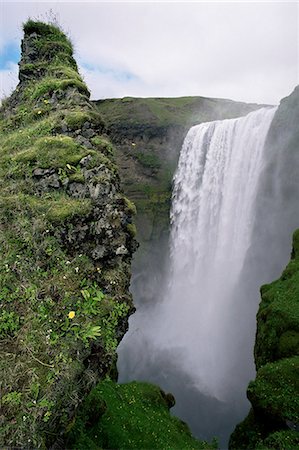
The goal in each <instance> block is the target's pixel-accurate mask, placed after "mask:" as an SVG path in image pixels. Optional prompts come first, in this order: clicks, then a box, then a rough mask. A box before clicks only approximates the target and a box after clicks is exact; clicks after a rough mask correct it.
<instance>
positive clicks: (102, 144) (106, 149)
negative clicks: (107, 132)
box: [91, 136, 114, 156]
mask: <svg viewBox="0 0 299 450" xmlns="http://www.w3.org/2000/svg"><path fill="white" fill-rule="evenodd" d="M91 142H92V144H93V145H95V146H96V147H97V149H98V150H100V151H101V152H103V153H104V154H105V155H107V156H111V155H113V154H114V150H113V145H112V144H111V142H109V141H107V139H105V138H103V137H100V136H95V137H93V138H91Z"/></svg>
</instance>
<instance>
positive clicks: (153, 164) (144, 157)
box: [135, 152, 161, 169]
mask: <svg viewBox="0 0 299 450" xmlns="http://www.w3.org/2000/svg"><path fill="white" fill-rule="evenodd" d="M135 156H136V158H137V160H138V162H139V163H140V164H142V165H143V166H144V167H148V168H149V169H159V168H160V167H161V161H160V158H159V157H158V156H157V155H155V154H153V153H141V152H139V153H136V155H135Z"/></svg>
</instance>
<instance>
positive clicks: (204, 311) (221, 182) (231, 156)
mask: <svg viewBox="0 0 299 450" xmlns="http://www.w3.org/2000/svg"><path fill="white" fill-rule="evenodd" d="M275 110H276V108H262V109H260V110H258V111H255V112H252V113H250V114H248V115H247V116H246V117H242V118H238V119H229V120H223V121H216V122H210V123H203V124H200V125H197V126H194V127H192V128H191V129H190V130H189V132H188V134H187V136H186V139H185V142H184V145H183V148H182V151H181V154H180V159H179V164H178V168H177V172H176V175H175V178H174V190H173V201H172V211H171V240H170V251H171V273H170V280H169V287H168V292H167V293H166V296H165V298H164V302H163V306H162V309H163V310H164V314H165V313H166V310H167V309H168V308H169V309H170V310H171V311H172V312H170V313H168V314H167V316H168V317H169V314H170V315H171V320H170V321H169V326H167V331H166V335H167V338H166V336H164V338H163V339H164V342H165V343H166V339H167V344H166V345H168V346H170V345H173V343H174V342H178V343H179V344H180V345H182V343H184V345H186V347H187V346H189V348H190V346H191V347H192V352H187V354H186V359H187V360H186V364H187V365H189V366H190V367H192V372H193V373H194V372H196V373H197V377H198V381H197V382H198V383H199V388H200V389H204V390H205V392H207V393H209V394H213V395H214V396H216V397H218V398H220V399H222V398H223V397H224V396H225V390H226V388H227V384H228V382H227V381H226V374H227V375H228V371H229V369H230V367H231V358H230V355H231V349H232V348H235V343H234V342H233V340H234V338H235V334H234V333H233V328H234V326H235V325H236V326H237V324H234V323H233V320H232V318H233V317H234V314H233V312H232V309H233V308H234V304H233V300H234V301H237V300H238V299H233V297H234V289H235V286H236V284H237V282H238V279H239V276H240V273H241V270H242V266H243V263H244V260H245V257H246V253H247V250H248V248H249V246H250V239H251V232H252V227H253V222H254V215H255V201H256V197H257V188H258V182H259V177H260V173H261V170H262V167H263V162H264V160H263V148H264V142H265V139H266V135H267V132H268V129H269V127H270V124H271V121H272V118H273V115H274V112H275ZM164 314H163V315H164ZM237 328H238V326H237ZM239 331H240V330H239V329H238V332H239Z"/></svg>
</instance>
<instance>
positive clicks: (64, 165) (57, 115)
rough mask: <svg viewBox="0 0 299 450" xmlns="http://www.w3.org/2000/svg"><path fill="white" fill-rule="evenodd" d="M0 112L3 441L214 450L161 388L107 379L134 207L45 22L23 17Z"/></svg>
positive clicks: (123, 303) (65, 54)
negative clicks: (13, 79) (14, 73)
mask: <svg viewBox="0 0 299 450" xmlns="http://www.w3.org/2000/svg"><path fill="white" fill-rule="evenodd" d="M24 33H25V34H24V39H23V41H22V58H21V61H20V63H19V65H20V72H19V79H20V83H19V84H18V86H17V88H16V90H15V91H14V93H13V94H12V95H11V97H10V98H8V99H7V100H5V101H4V102H3V105H2V108H1V110H0V162H1V164H0V166H1V169H0V249H1V256H2V259H1V264H0V304H1V312H0V354H1V362H0V380H1V384H0V389H1V403H0V406H1V411H0V424H1V428H0V447H1V448H2V447H3V448H4V447H5V448H6V447H8V448H52V449H54V448H56V449H59V448H82V449H86V448H94V449H99V448H103V447H104V448H165V449H166V448H196V449H204V448H205V449H207V448H215V445H209V444H206V443H202V442H199V441H197V440H195V439H194V438H193V437H192V436H191V433H190V431H189V429H188V427H187V425H186V424H184V423H183V422H181V421H179V420H178V419H176V418H174V417H171V416H170V414H169V409H170V407H171V406H173V404H174V398H173V396H172V395H171V394H165V393H164V392H163V391H161V390H160V389H159V388H158V387H156V386H153V385H150V384H147V383H129V384H126V385H122V386H121V385H118V384H116V383H115V381H112V380H113V379H115V378H116V370H115V362H116V347H117V344H118V342H119V341H120V339H121V338H122V337H123V335H124V333H125V331H126V329H127V322H128V317H129V315H130V313H132V311H133V310H134V308H133V303H132V298H131V294H130V293H129V283H130V265H131V256H132V253H133V251H134V250H135V249H136V246H137V244H136V241H135V238H134V236H135V233H136V228H135V225H134V223H133V216H134V215H135V212H136V209H135V206H134V204H133V203H131V201H129V200H128V198H126V197H125V196H124V194H123V192H122V190H121V188H120V179H119V174H118V167H117V165H116V163H115V159H114V151H113V146H112V144H111V143H110V141H109V140H108V139H107V137H104V135H103V133H104V132H105V125H104V122H103V119H102V117H101V115H100V114H99V112H98V111H97V110H96V108H95V107H94V105H92V104H91V103H90V101H89V91H88V89H87V87H86V85H85V84H84V82H83V80H82V78H81V77H80V75H79V73H78V70H77V65H76V62H75V60H74V59H73V56H72V53H73V51H72V44H71V42H70V40H69V39H68V38H67V37H66V36H65V34H64V33H63V32H62V31H61V30H60V29H59V28H57V27H56V26H53V25H47V24H44V23H41V22H34V21H31V20H29V21H28V22H27V23H26V24H25V25H24Z"/></svg>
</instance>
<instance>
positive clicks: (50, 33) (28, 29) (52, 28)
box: [23, 19, 71, 45]
mask: <svg viewBox="0 0 299 450" xmlns="http://www.w3.org/2000/svg"><path fill="white" fill-rule="evenodd" d="M23 30H24V33H25V34H28V35H30V34H33V33H37V34H38V35H40V36H41V37H42V38H43V39H45V38H46V39H50V40H54V41H62V42H67V43H69V44H70V45H71V43H70V41H69V39H67V37H66V35H65V33H64V32H63V31H62V30H61V29H60V28H59V27H58V26H57V25H52V24H47V23H44V22H40V21H36V20H32V19H29V20H27V22H25V23H24V24H23Z"/></svg>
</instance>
